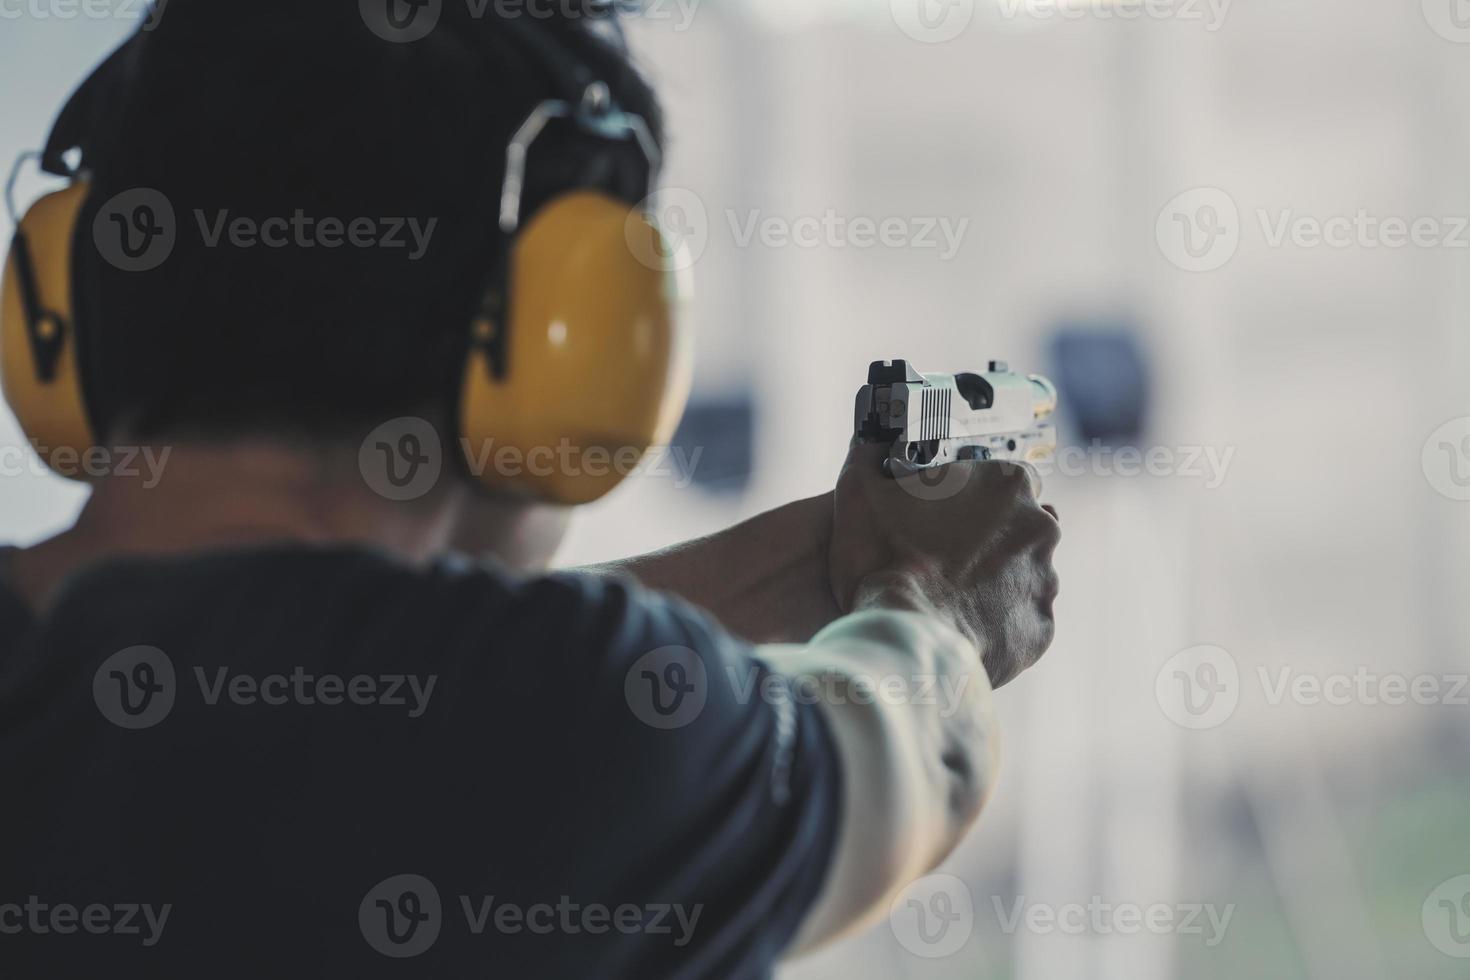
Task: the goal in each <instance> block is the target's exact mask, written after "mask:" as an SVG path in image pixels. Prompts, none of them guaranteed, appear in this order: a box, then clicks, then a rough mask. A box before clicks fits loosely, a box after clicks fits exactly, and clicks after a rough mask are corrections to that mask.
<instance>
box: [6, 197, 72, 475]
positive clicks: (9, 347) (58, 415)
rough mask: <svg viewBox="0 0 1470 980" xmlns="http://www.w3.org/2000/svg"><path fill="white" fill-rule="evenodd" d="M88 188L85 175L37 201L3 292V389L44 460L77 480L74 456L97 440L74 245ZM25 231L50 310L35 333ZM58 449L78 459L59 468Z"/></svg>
mask: <svg viewBox="0 0 1470 980" xmlns="http://www.w3.org/2000/svg"><path fill="white" fill-rule="evenodd" d="M88 191H89V186H88V185H87V184H86V183H85V182H80V181H79V182H77V183H74V184H72V185H71V186H69V187H67V188H66V189H64V190H60V191H56V192H54V193H51V194H47V195H46V196H45V197H42V198H41V199H40V200H38V201H37V202H36V203H35V204H34V205H32V206H31V209H30V211H28V212H27V213H26V215H25V217H24V218H22V219H21V223H20V228H19V229H18V233H17V242H13V243H12V245H11V249H10V256H9V258H7V259H6V262H5V282H4V288H3V295H0V387H3V389H4V393H5V400H6V401H7V402H9V404H10V408H11V410H12V411H14V412H15V415H16V418H17V419H19V420H20V424H21V428H22V429H23V430H24V431H25V434H26V436H27V438H29V439H30V440H31V441H32V444H33V445H34V446H35V447H36V450H37V452H39V453H40V455H41V458H42V459H43V460H45V461H46V464H47V465H48V466H50V467H51V469H52V470H53V471H55V472H57V473H60V474H61V475H63V476H70V477H72V478H79V476H80V470H81V468H80V467H79V466H77V465H75V464H76V461H78V460H80V459H81V458H82V454H83V453H84V452H85V451H86V450H88V449H90V448H91V447H92V445H93V443H94V440H93V433H92V426H91V423H90V420H89V416H88V413H87V404H86V399H85V397H84V396H83V393H82V382H81V370H80V363H79V359H78V353H77V321H76V306H75V303H74V302H73V295H74V294H73V292H72V275H73V266H72V258H73V244H72V243H73V237H74V235H75V234H76V226H77V219H78V216H79V215H80V213H81V211H82V208H83V206H84V205H85V203H86V200H87V194H88ZM22 234H23V235H24V239H25V245H24V248H25V249H26V251H27V252H28V257H29V262H28V263H25V264H27V265H28V266H29V271H30V276H29V279H30V281H31V283H33V284H34V292H33V293H32V295H31V299H32V301H33V304H34V306H35V307H37V308H39V309H40V310H42V311H44V312H45V313H46V314H47V315H45V316H43V317H42V318H41V320H40V321H39V324H38V327H37V328H36V329H37V331H38V336H37V337H33V336H32V326H31V323H30V320H29V318H28V317H27V303H26V299H27V297H26V292H25V291H26V290H27V289H28V288H31V287H30V286H29V285H28V284H24V283H23V282H22V263H23V258H22V256H21V254H20V252H21V247H20V245H19V244H18V241H19V238H20V236H21V235H22ZM38 341H39V349H38ZM58 453H61V454H62V455H63V458H65V457H69V458H70V459H71V460H72V465H69V466H58V465H57V456H58Z"/></svg>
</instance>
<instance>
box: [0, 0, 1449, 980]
mask: <svg viewBox="0 0 1470 980" xmlns="http://www.w3.org/2000/svg"><path fill="white" fill-rule="evenodd" d="M451 2H453V0H451ZM87 11H90V13H89V12H87ZM140 13H141V10H140V5H139V4H138V3H129V2H128V0H115V2H104V0H98V3H97V4H96V5H94V6H92V7H90V8H89V7H84V6H82V5H79V4H71V3H67V2H62V0H26V2H25V3H20V2H16V3H6V2H3V0H0V78H3V81H4V86H3V88H4V91H5V92H6V93H7V94H6V97H5V113H4V116H3V122H0V159H3V160H6V161H8V160H10V159H12V158H13V156H14V154H16V153H18V152H19V151H21V150H22V149H26V148H31V147H34V146H36V145H37V144H38V142H39V141H40V140H41V139H42V138H43V137H44V135H45V132H46V129H47V126H48V125H49V123H50V120H51V118H52V115H53V113H54V112H55V110H56V109H57V107H58V106H59V105H60V103H61V101H62V99H63V98H64V96H65V95H66V93H67V92H68V91H70V89H71V87H72V86H73V85H74V84H75V82H76V81H77V80H79V79H80V77H81V76H82V75H83V73H84V71H85V70H86V69H88V68H89V67H90V66H91V65H92V64H93V63H94V62H95V61H97V60H98V59H99V58H100V56H101V55H102V54H103V53H104V52H105V51H106V50H107V49H108V48H109V46H110V45H111V44H112V43H114V42H115V40H117V39H118V38H120V37H121V36H122V35H123V34H124V33H125V32H127V31H129V30H131V29H132V28H133V27H134V26H135V23H136V18H137V17H138V16H139V14H140ZM630 31H631V34H632V37H633V41H634V44H635V45H636V46H637V48H638V50H639V52H640V53H641V56H642V60H643V62H644V64H645V66H646V68H647V70H648V72H649V73H650V74H651V75H652V76H653V78H654V79H655V80H656V82H657V83H658V84H659V85H660V87H661V89H662V91H663V93H664V96H665V100H666V103H667V108H668V112H669V114H670V118H671V131H672V134H673V144H672V147H671V149H670V171H669V174H668V180H667V183H668V188H667V189H666V191H665V192H664V194H663V195H662V196H661V197H660V199H659V202H658V206H659V208H660V209H661V211H662V212H663V215H664V218H665V220H666V221H667V222H668V223H669V224H671V225H672V226H674V227H675V228H676V229H678V230H682V232H683V233H684V234H685V236H686V238H687V241H686V244H687V245H688V247H689V249H690V255H691V256H692V257H693V259H694V263H693V265H694V272H695V275H696V279H697V284H698V289H699V293H698V299H697V305H696V314H697V319H698V331H699V345H700V346H699V353H698V382H697V388H696V398H695V401H694V403H693V405H692V406H691V412H690V415H689V417H688V419H687V420H686V423H685V426H684V429H683V430H682V432H681V435H680V437H679V440H678V442H679V446H677V447H675V448H676V449H677V450H680V451H683V452H684V453H685V455H683V456H680V455H679V452H672V453H670V454H669V455H668V457H667V459H666V460H665V463H664V465H662V466H660V467H659V468H657V469H656V470H655V471H652V472H649V473H647V474H645V475H644V476H643V477H641V478H640V479H637V480H635V481H633V482H632V483H631V484H630V485H629V486H626V487H624V488H623V489H622V490H621V491H619V492H618V493H617V494H615V495H614V496H613V497H612V498H611V499H609V500H607V501H605V502H604V503H602V504H599V505H597V506H596V507H594V508H592V509H590V510H589V511H588V512H586V513H585V514H583V515H582V516H581V517H580V519H579V523H578V525H577V528H576V530H575V532H574V534H573V536H572V538H571V540H570V541H569V542H568V545H567V547H566V548H565V550H564V552H563V554H562V556H561V560H562V561H563V562H564V563H566V564H578V563H583V562H590V561H596V560H602V559H607V558H613V557H618V556H622V555H626V554H629V553H634V552H641V551H647V550H650V549H653V548H656V547H660V546H662V545H665V544H669V543H671V542H674V541H676V540H680V539H683V538H687V537H690V536H693V535H698V534H702V533H706V532H709V531H712V530H715V529H718V528H720V527H723V526H725V525H728V524H730V523H732V522H734V521H736V520H739V519H741V518H743V517H746V516H749V515H751V514H753V513H756V512H758V511H760V510H763V509H767V508H770V507H773V506H776V505H779V504H781V503H784V502H786V501H788V500H791V499H793V498H796V497H799V496H807V495H811V494H816V493H820V492H823V491H825V490H828V489H830V488H831V486H832V482H833V478H834V476H835V473H836V471H837V468H838V466H839V464H840V462H841V460H842V457H843V454H844V450H845V446H846V442H847V439H848V437H849V435H850V431H851V426H852V407H853V406H852V399H853V395H854V393H855V392H856V390H857V388H858V386H859V385H860V384H861V383H862V382H863V381H864V380H865V376H866V369H867V365H868V363H869V362H870V361H871V360H874V359H879V358H893V357H903V358H907V359H908V360H910V361H911V362H912V363H913V364H915V365H916V366H917V367H919V368H920V369H921V370H924V369H926V368H927V369H930V370H941V371H956V370H962V369H974V368H977V367H979V368H983V367H984V364H985V362H986V361H987V360H989V359H991V358H999V359H1004V360H1007V361H1009V362H1010V364H1011V365H1012V367H1013V368H1015V369H1017V370H1021V371H1038V372H1043V373H1047V374H1049V375H1051V376H1052V377H1055V378H1057V379H1059V381H1060V382H1061V387H1062V399H1063V407H1064V420H1063V437H1062V438H1063V444H1064V446H1067V447H1069V448H1070V449H1071V450H1072V451H1071V453H1070V455H1064V456H1063V457H1061V459H1060V460H1059V462H1058V464H1057V465H1056V466H1055V467H1054V468H1053V470H1052V472H1050V473H1049V474H1048V478H1047V486H1046V494H1045V496H1046V499H1048V500H1050V501H1051V502H1053V503H1055V504H1056V505H1057V507H1058V508H1059V509H1060V511H1061V513H1062V515H1063V520H1064V526H1065V528H1066V539H1065V541H1064V543H1063V546H1062V549H1061V551H1060V552H1059V555H1058V563H1059V567H1060V570H1061V573H1062V577H1063V582H1064V587H1063V593H1062V596H1061V598H1060V600H1059V602H1058V607H1057V608H1058V626H1059V631H1058V637H1057V641H1056V645H1055V647H1054V648H1053V650H1052V651H1051V653H1049V654H1048V656H1047V658H1046V660H1044V661H1043V663H1042V664H1041V665H1039V666H1038V667H1037V668H1036V669H1034V670H1033V671H1031V672H1030V673H1028V674H1027V675H1026V676H1025V677H1023V678H1022V679H1021V680H1020V681H1019V682H1017V683H1016V684H1015V685H1013V686H1011V687H1008V688H1006V689H1005V690H1003V691H1002V692H1001V693H1000V694H999V695H998V702H999V707H1000V711H1001V713H1002V716H1003V721H1004V723H1005V729H1006V745H1005V769H1004V774H1003V778H1002V781H1001V784H1000V786H999V789H998V791H997V793H996V795H995V797H994V800H993V802H992V804H991V807H990V809H989V810H988V811H987V814H986V817H985V819H983V820H982V821H981V823H980V825H979V827H978V829H977V830H976V831H975V832H974V834H973V835H972V836H971V837H969V838H968V840H967V841H966V842H965V843H964V845H963V846H962V847H961V848H960V850H959V851H958V852H957V853H956V854H955V855H954V856H953V858H952V859H951V860H950V861H949V862H948V863H947V864H946V865H945V867H944V868H943V869H941V874H940V875H937V876H932V877H931V879H928V880H926V881H925V882H921V883H920V884H919V885H918V886H916V889H915V890H914V891H913V892H912V894H910V895H907V896H904V897H901V899H900V901H899V902H897V903H895V906H894V909H893V914H892V915H891V916H890V917H889V918H888V920H887V921H885V922H883V923H880V924H879V925H878V926H876V927H875V928H873V929H871V930H869V931H868V932H867V933H865V934H864V935H862V936H860V937H857V938H855V939H852V940H849V941H847V942H844V943H842V944H840V945H838V946H836V947H834V948H832V949H830V950H828V951H826V952H823V953H821V954H819V955H817V956H815V957H813V958H810V959H808V960H804V961H802V962H800V963H797V964H796V965H794V966H792V967H791V968H789V969H788V970H787V971H785V974H784V976H785V977H787V978H789V980H805V978H817V977H828V976H843V977H847V978H851V980H859V978H900V977H916V978H917V977H933V978H962V977H963V978H1019V980H1059V978H1060V980H1071V978H1120V980H1123V978H1126V980H1155V978H1174V977H1189V978H1201V980H1213V978H1234V977H1269V978H1314V980H1316V978H1324V980H1325V978H1344V977H1395V978H1408V977H1413V978H1439V977H1445V978H1450V977H1465V976H1470V959H1466V957H1470V897H1467V896H1470V878H1461V877H1460V876H1465V875H1470V780H1467V778H1466V776H1465V760H1466V759H1467V757H1470V755H1467V752H1470V689H1467V688H1466V687H1465V686H1464V680H1465V676H1466V673H1467V672H1470V657H1467V647H1470V622H1467V619H1470V612H1467V608H1470V606H1467V603H1466V602H1465V601H1464V599H1463V598H1462V597H1463V596H1464V595H1465V593H1466V586H1467V584H1470V583H1467V565H1470V562H1467V555H1470V502H1467V498H1470V419H1467V418H1466V416H1470V373H1467V368H1470V329H1467V325H1470V230H1467V225H1470V178H1467V176H1466V175H1467V174H1470V3H1464V2H1463V0H1423V3H1422V4H1421V3H1420V2H1417V0H1404V2H1399V3H1383V2H1381V0H1272V2H1265V0H1235V2H1231V0H1213V2H1208V0H1173V2H1166V0H1139V2H1136V3H1108V2H1105V0H800V2H782V0H702V2H700V0H646V2H645V4H644V7H643V10H642V12H641V13H640V14H639V15H638V16H636V17H634V18H633V23H632V24H631V25H630ZM23 190H25V189H24V188H23ZM0 220H3V219H0ZM1314 229H1315V231H1314ZM7 234H8V231H7ZM0 411H3V410H0ZM0 445H5V446H11V447H15V446H20V445H23V440H22V439H21V437H20V435H19V433H18V431H17V430H16V428H15V426H14V422H13V420H12V419H10V418H9V416H8V415H4V414H0ZM695 451H698V452H699V453H700V455H699V456H698V457H697V458H696V457H694V456H693V455H692V454H693V453H694V452H695ZM691 464H692V465H691ZM12 470H14V472H11V473H8V474H7V475H8V476H10V477H13V478H7V479H3V480H0V541H3V542H18V543H26V542H29V541H32V540H35V539H37V538H39V537H42V536H44V535H46V534H48V533H50V532H52V531H54V530H56V529H59V528H60V527H63V526H65V525H66V524H67V522H68V521H69V520H70V519H71V518H72V516H73V515H74V513H75V511H76V509H77V508H78V506H79V505H80V502H81V499H82V491H80V490H79V489H78V488H76V487H75V486H72V485H66V484H63V483H61V482H60V481H58V480H56V479H53V478H51V477H48V476H44V475H42V474H41V473H40V472H39V466H38V465H37V466H34V467H31V466H26V467H19V468H16V467H13V466H12ZM1395 678H1397V680H1395ZM931 914H932V915H934V916H938V918H935V919H933V921H932V922H928V920H927V919H926V918H925V916H927V915H931ZM926 923H927V925H926ZM936 924H937V925H936ZM941 927H942V928H941ZM936 935H939V936H940V938H938V939H936V938H935V936H936Z"/></svg>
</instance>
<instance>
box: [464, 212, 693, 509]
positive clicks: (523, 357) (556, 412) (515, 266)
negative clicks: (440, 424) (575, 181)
mask: <svg viewBox="0 0 1470 980" xmlns="http://www.w3.org/2000/svg"><path fill="white" fill-rule="evenodd" d="M667 254H668V253H667V252H666V251H665V250H664V247H663V242H662V239H661V237H660V235H659V232H658V230H657V229H656V228H654V227H653V225H652V224H650V223H648V222H647V221H646V220H645V219H644V217H643V215H642V214H641V213H639V212H636V211H635V212H633V213H632V214H630V212H629V208H628V205H627V204H625V203H623V202H620V201H618V200H616V199H614V198H612V197H610V196H608V195H605V194H601V193H597V192H594V191H576V192H573V193H570V194H566V195H564V196H562V197H559V198H557V199H556V200H555V201H553V202H551V203H550V204H548V205H547V206H545V207H543V208H542V209H541V210H540V211H539V212H538V213H537V214H536V216H535V217H534V218H533V219H532V221H531V222H530V223H529V224H528V225H527V226H526V227H525V228H524V229H522V231H521V233H520V235H519V236H518V237H517V238H516V241H515V244H514V246H513V251H512V253H511V268H510V275H509V279H510V289H509V302H508V303H507V304H506V307H505V308H506V310H507V314H506V315H507V318H508V320H509V324H508V326H509V330H508V332H507V334H506V336H505V344H504V348H503V350H504V371H503V376H502V377H499V378H497V377H495V376H494V374H493V372H492V370H491V365H490V362H489V358H488V356H487V355H486V353H485V351H484V350H483V349H482V348H479V347H477V348H475V349H474V352H473V353H472V355H471V356H470V357H469V359H468V362H467V364H466V367H465V377H464V384H463V388H462V396H461V405H460V413H461V414H460V432H461V435H462V436H463V438H464V440H465V444H464V450H465V455H466V460H467V463H468V465H469V467H470V471H471V472H472V473H474V474H475V475H477V476H478V477H479V478H480V479H481V481H482V482H483V483H484V484H485V485H486V486H489V487H492V488H495V489H499V490H507V491H511V492H515V493H519V494H523V495H528V496H531V497H533V498H535V499H538V500H543V501H548V502H554V503H561V504H582V503H588V502H590V501H593V500H596V499H597V498H599V497H601V496H602V495H603V494H605V493H607V492H608V491H609V490H611V489H612V488H613V487H614V486H616V485H617V484H618V483H619V482H620V481H621V480H622V479H623V477H625V476H626V475H627V473H628V471H629V470H631V469H632V468H633V466H635V465H636V464H637V463H638V461H639V460H640V459H641V458H642V456H643V454H644V452H645V451H646V450H647V449H648V448H649V447H650V446H654V445H659V444H661V443H664V442H666V441H667V440H668V439H669V438H670V437H671V436H672V435H673V429H674V426H675V425H676V424H677V422H678V420H679V416H680V415H681V414H682V412H683V409H684V401H685V399H686V398H687V396H688V390H689V357H690V345H689V343H688V338H687V337H686V336H685V333H684V330H685V328H684V327H683V326H682V320H683V316H682V310H681V308H682V307H683V305H684V301H685V299H686V298H687V297H686V295H685V292H686V285H685V281H684V280H683V279H682V278H681V277H680V275H679V270H678V269H676V268H675V267H674V266H675V265H676V264H677V263H675V262H674V261H673V260H672V259H671V258H666V256H667ZM649 256H655V257H659V258H660V259H661V261H649V259H648V257H649ZM500 327H501V325H499V324H493V323H489V322H488V321H480V322H478V323H476V325H475V329H476V330H477V331H480V334H479V337H478V339H480V340H482V341H483V340H486V339H488V338H489V336H491V335H493V333H494V331H496V330H498V329H500Z"/></svg>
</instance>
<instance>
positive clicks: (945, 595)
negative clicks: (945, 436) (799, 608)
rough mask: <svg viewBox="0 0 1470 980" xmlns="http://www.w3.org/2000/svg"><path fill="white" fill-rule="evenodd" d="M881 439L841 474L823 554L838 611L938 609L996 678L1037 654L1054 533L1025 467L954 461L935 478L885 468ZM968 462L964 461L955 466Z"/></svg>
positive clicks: (1046, 630)
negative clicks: (891, 474)
mask: <svg viewBox="0 0 1470 980" xmlns="http://www.w3.org/2000/svg"><path fill="white" fill-rule="evenodd" d="M886 452H887V449H886V447H884V446H879V445H858V446H854V447H853V449H852V450H851V452H849V453H848V457H847V462H846V464H845V465H844V466H843V470H842V474H841V476H840V477H839V478H838V481H837V494H836V505H835V516H834V521H833V528H832V542H831V548H830V552H829V555H828V567H829V574H830V576H831V579H832V592H833V596H834V598H835V599H836V601H837V604H838V606H839V607H840V608H841V609H842V610H843V611H844V612H851V611H855V610H859V609H865V608H886V609H911V610H918V611H921V612H928V613H932V614H934V615H937V616H939V617H941V618H942V619H944V620H945V621H946V622H949V623H951V624H953V625H954V626H955V627H956V628H957V629H958V630H959V631H960V632H961V633H963V634H964V635H965V636H967V637H969V638H970V639H971V641H973V642H974V644H975V646H976V648H977V649H978V650H979V651H980V653H981V655H982V656H983V658H984V662H985V669H986V672H987V673H988V674H989V676H990V682H991V685H992V686H994V687H1000V686H1001V685H1002V684H1005V683H1007V682H1008V681H1010V680H1011V679H1012V678H1014V677H1015V676H1016V675H1018V674H1020V673H1021V671H1023V670H1025V669H1026V668H1027V667H1029V666H1031V665H1032V664H1033V663H1035V662H1036V661H1037V660H1038V659H1039V658H1040V657H1041V655H1042V654H1043V653H1045V652H1046V649H1047V647H1048V646H1050V645H1051V641H1052V636H1053V634H1054V632H1055V624H1054V622H1053V618H1052V602H1053V600H1054V599H1055V598H1056V595H1057V587H1058V582H1057V574H1056V570H1055V569H1054V568H1053V567H1052V554H1053V552H1054V551H1055V550H1056V547H1057V543H1058V542H1059V541H1060V539H1061V526H1060V524H1059V522H1058V520H1057V517H1056V512H1055V511H1054V510H1052V509H1051V508H1049V507H1046V508H1043V507H1042V506H1041V505H1040V504H1038V503H1037V500H1036V493H1037V489H1038V488H1037V486H1036V484H1038V483H1039V482H1040V480H1039V478H1038V477H1036V475H1035V471H1034V470H1033V469H1032V468H1031V467H1029V466H1026V465H1024V464H1016V463H1002V462H958V463H951V464H949V467H950V468H949V469H948V470H947V471H946V473H945V474H944V475H943V478H942V480H941V481H940V482H939V483H938V484H937V485H926V484H925V483H923V482H920V480H921V478H920V476H919V475H918V474H913V475H907V476H900V477H897V478H890V477H887V476H885V475H884V474H883V472H882V460H883V457H884V456H885V454H886ZM959 468H964V469H959Z"/></svg>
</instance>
